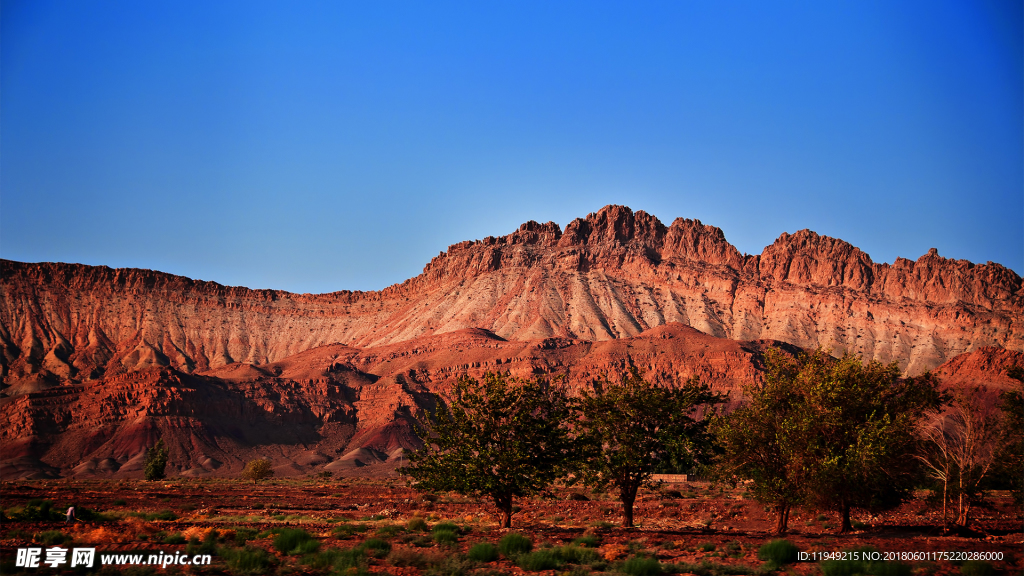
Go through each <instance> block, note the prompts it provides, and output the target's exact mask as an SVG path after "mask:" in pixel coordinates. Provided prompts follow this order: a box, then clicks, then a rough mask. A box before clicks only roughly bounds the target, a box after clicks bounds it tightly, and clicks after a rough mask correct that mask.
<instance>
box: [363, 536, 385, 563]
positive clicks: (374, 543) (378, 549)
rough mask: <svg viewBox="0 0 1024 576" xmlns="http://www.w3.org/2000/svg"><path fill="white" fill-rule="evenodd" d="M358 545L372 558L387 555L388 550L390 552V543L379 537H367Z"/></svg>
mask: <svg viewBox="0 0 1024 576" xmlns="http://www.w3.org/2000/svg"><path fill="white" fill-rule="evenodd" d="M359 547H360V548H362V549H363V550H364V551H365V552H366V555H367V556H372V557H374V558H383V557H385V556H387V555H388V552H391V544H388V542H387V540H382V539H380V538H368V539H367V540H366V541H365V542H363V543H362V545H360V546H359Z"/></svg>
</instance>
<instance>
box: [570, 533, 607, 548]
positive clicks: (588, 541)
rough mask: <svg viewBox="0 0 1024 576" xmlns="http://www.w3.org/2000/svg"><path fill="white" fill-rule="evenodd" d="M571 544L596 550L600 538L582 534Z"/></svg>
mask: <svg viewBox="0 0 1024 576" xmlns="http://www.w3.org/2000/svg"><path fill="white" fill-rule="evenodd" d="M572 543H573V544H578V545H580V546H586V547H587V548H597V547H598V546H600V545H601V538H600V537H599V536H597V535H594V534H584V535H583V536H580V537H579V538H577V539H575V540H573V541H572Z"/></svg>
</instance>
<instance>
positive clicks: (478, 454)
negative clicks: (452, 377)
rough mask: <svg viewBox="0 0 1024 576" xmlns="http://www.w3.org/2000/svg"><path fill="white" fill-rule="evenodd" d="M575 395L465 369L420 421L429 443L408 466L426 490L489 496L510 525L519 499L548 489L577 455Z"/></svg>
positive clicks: (420, 431) (545, 385) (503, 522)
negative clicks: (572, 433) (444, 401)
mask: <svg viewBox="0 0 1024 576" xmlns="http://www.w3.org/2000/svg"><path fill="white" fill-rule="evenodd" d="M570 415H571V411H570V402H569V400H568V398H567V396H566V394H565V392H564V391H563V390H562V389H561V388H560V387H558V386H557V385H555V384H553V383H551V382H549V381H546V380H543V379H535V380H524V379H520V378H514V377H511V376H509V375H507V374H494V373H490V372H488V373H486V374H484V376H483V378H482V380H479V381H478V380H476V379H474V378H470V377H468V376H463V377H462V378H460V379H459V380H458V382H457V383H456V384H455V386H454V389H453V391H452V400H451V403H450V404H449V405H448V406H447V407H444V406H443V405H441V403H440V402H439V403H438V409H437V410H436V411H435V412H434V413H433V414H432V415H428V416H427V417H426V418H425V419H424V420H423V421H422V422H421V423H420V426H419V427H418V429H417V434H418V435H419V436H420V439H421V440H422V441H423V443H424V446H423V448H422V449H420V450H417V451H415V452H413V453H411V454H410V456H409V461H410V466H409V467H406V468H404V469H403V470H404V472H406V473H408V474H409V475H410V476H412V477H413V479H415V480H416V482H417V484H416V487H417V488H418V489H421V490H437V491H453V492H458V493H460V494H466V495H474V496H482V497H487V498H490V499H491V500H493V502H494V504H495V506H496V507H497V508H498V511H499V512H500V515H499V521H500V524H501V526H502V527H503V528H507V527H509V526H511V523H512V512H513V505H512V503H513V500H514V499H515V498H518V497H523V496H530V495H533V494H537V493H539V492H541V491H543V490H544V489H545V488H546V487H547V486H548V485H550V484H551V483H552V482H553V481H555V480H556V479H557V478H560V477H562V476H564V475H565V474H566V473H567V471H568V469H569V467H570V465H571V463H572V461H573V459H574V457H575V454H574V452H575V450H574V448H575V443H574V442H573V441H572V439H571V438H570V437H569V433H568V432H569V427H570Z"/></svg>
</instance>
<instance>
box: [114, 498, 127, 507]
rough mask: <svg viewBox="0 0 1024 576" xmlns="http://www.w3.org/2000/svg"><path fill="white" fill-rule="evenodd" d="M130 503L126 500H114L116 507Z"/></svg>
mask: <svg viewBox="0 0 1024 576" xmlns="http://www.w3.org/2000/svg"><path fill="white" fill-rule="evenodd" d="M127 503H128V502H127V501H126V500H125V499H124V498H117V499H115V500H114V506H124V505H125V504H127Z"/></svg>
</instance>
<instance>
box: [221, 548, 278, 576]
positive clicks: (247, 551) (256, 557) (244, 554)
mask: <svg viewBox="0 0 1024 576" xmlns="http://www.w3.org/2000/svg"><path fill="white" fill-rule="evenodd" d="M219 555H220V556H221V557H223V558H224V561H225V562H227V565H228V567H229V568H231V573H232V574H265V573H266V572H267V571H269V570H270V568H271V566H273V565H274V557H273V556H271V555H270V554H268V553H267V551H266V550H264V549H262V548H253V547H250V546H246V547H244V548H223V549H221V550H220V554H219Z"/></svg>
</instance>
